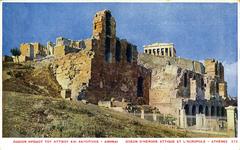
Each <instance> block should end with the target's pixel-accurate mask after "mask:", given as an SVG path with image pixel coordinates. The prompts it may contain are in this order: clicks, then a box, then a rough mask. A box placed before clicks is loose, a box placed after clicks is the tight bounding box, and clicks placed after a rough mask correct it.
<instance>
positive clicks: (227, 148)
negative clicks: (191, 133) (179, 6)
mask: <svg viewBox="0 0 240 150" xmlns="http://www.w3.org/2000/svg"><path fill="white" fill-rule="evenodd" d="M2 2H6V3H16V2H17V3H23V2H24V3H67V2H69V3H95V2H97V3H109V2H112V3H238V17H237V19H238V20H237V21H238V35H239V33H240V31H239V27H240V25H239V13H240V8H239V6H240V5H239V1H238V0H198V1H194V0H149V1H138V0H131V1H128V0H118V1H117V2H116V1H112V0H104V1H98V0H87V1H86V0H85V1H84V0H80V1H77V0H68V1H65V0H42V1H40V0H25V1H21V0H3V1H2ZM2 2H0V7H1V8H2ZM0 11H1V13H0V20H1V21H2V9H0ZM0 33H2V23H1V24H0ZM0 39H1V40H0V47H1V48H2V36H1V37H0ZM238 43H240V39H239V36H238ZM0 56H2V51H1V55H0ZM239 59H240V54H239V46H238V60H239ZM0 60H1V62H2V57H1V58H0ZM0 69H1V70H2V63H1V67H0ZM239 74H240V69H239V61H238V75H239ZM0 75H1V76H2V71H1V72H0ZM238 80H239V78H238ZM0 81H1V83H2V78H1V79H0ZM238 89H240V85H239V81H238ZM0 95H1V97H2V84H0ZM239 97H240V94H239V92H238V98H239ZM239 104H240V102H239V101H238V106H239ZM0 107H1V113H0V114H1V115H0V120H1V125H0V127H1V129H0V131H1V132H0V137H2V101H1V102H0ZM238 111H239V112H238V113H240V110H238ZM239 128H240V125H239V123H238V129H239ZM239 136H240V133H239V132H238V137H239ZM14 139H16V138H0V150H19V149H24V150H32V149H41V150H45V149H52V150H54V149H58V150H60V149H85V148H86V149H98V150H100V149H104V150H106V149H111V150H112V149H122V150H123V149H138V148H142V149H149V150H150V149H161V150H163V149H164V150H165V149H166V150H172V149H180V150H181V149H184V150H188V149H190V150H193V149H194V150H195V149H196V150H198V149H201V150H203V149H205V150H207V149H213V148H214V149H217V150H240V145H239V140H238V144H232V143H231V141H232V140H236V139H237V138H208V139H209V140H224V139H226V140H227V141H228V142H229V143H228V144H222V143H220V144H217V143H205V144H201V143H194V144H189V143H179V144H166V143H165V144H126V143H125V140H127V139H131V140H134V139H136V140H139V138H138V139H137V138H115V139H116V140H118V141H119V143H118V144H104V143H100V144H46V143H44V144H13V143H12V142H13V140H14ZM17 139H25V140H26V139H27V140H31V139H34V140H48V139H49V140H64V139H67V140H74V139H78V138H17ZM92 139H95V138H92ZM107 139H109V138H99V140H107ZM154 139H156V138H154ZM157 139H158V140H163V139H165V140H176V141H177V140H179V139H180V140H182V141H184V140H203V139H204V138H161V139H159V138H157Z"/></svg>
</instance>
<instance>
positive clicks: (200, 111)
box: [198, 105, 203, 114]
mask: <svg viewBox="0 0 240 150" xmlns="http://www.w3.org/2000/svg"><path fill="white" fill-rule="evenodd" d="M198 110H199V114H203V106H202V105H199V108H198Z"/></svg>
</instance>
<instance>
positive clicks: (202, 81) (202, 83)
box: [201, 78, 204, 87]
mask: <svg viewBox="0 0 240 150" xmlns="http://www.w3.org/2000/svg"><path fill="white" fill-rule="evenodd" d="M201 86H202V87H204V80H203V78H201Z"/></svg>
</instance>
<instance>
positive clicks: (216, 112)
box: [184, 104, 226, 117]
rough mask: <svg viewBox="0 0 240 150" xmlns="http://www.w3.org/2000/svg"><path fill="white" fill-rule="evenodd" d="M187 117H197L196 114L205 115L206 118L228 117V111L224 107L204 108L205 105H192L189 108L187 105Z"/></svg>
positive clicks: (185, 108)
mask: <svg viewBox="0 0 240 150" xmlns="http://www.w3.org/2000/svg"><path fill="white" fill-rule="evenodd" d="M184 110H185V114H186V115H193V116H194V115H196V114H205V115H206V116H217V117H224V116H226V109H225V108H224V107H223V106H211V107H210V106H207V105H206V106H203V105H199V106H196V105H192V106H189V105H188V104H186V105H185V106H184Z"/></svg>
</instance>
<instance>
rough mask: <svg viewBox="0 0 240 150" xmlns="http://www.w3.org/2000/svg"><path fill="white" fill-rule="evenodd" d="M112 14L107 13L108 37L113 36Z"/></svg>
mask: <svg viewBox="0 0 240 150" xmlns="http://www.w3.org/2000/svg"><path fill="white" fill-rule="evenodd" d="M111 17H112V15H111V13H110V12H106V35H111Z"/></svg>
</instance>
